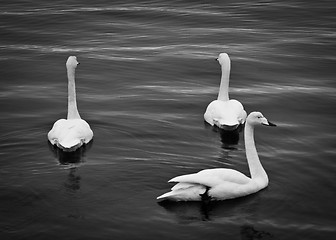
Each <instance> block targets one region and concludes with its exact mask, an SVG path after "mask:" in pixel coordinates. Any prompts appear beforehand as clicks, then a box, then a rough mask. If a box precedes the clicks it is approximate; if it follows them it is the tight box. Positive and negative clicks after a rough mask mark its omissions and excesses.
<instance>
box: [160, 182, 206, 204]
mask: <svg viewBox="0 0 336 240" xmlns="http://www.w3.org/2000/svg"><path fill="white" fill-rule="evenodd" d="M189 186H190V187H188V188H177V189H174V190H172V191H170V192H167V193H165V194H162V195H161V196H159V197H157V198H156V199H157V200H159V201H164V200H170V201H201V200H202V194H204V193H205V192H206V191H207V188H206V187H205V186H202V185H198V184H197V185H191V184H190V185H189Z"/></svg>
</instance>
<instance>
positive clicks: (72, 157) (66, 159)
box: [48, 140, 93, 168]
mask: <svg viewBox="0 0 336 240" xmlns="http://www.w3.org/2000/svg"><path fill="white" fill-rule="evenodd" d="M92 143H93V140H92V141H90V142H89V143H88V144H84V145H83V146H81V147H80V148H78V149H77V150H76V151H73V152H65V151H63V150H62V149H60V148H58V147H56V146H54V145H52V144H50V143H49V142H48V144H49V149H50V150H51V151H52V153H53V154H54V157H55V158H56V159H57V160H58V162H59V164H60V165H64V166H68V167H69V168H73V167H77V166H79V165H80V164H82V163H84V162H85V153H86V152H87V151H88V150H89V149H90V148H91V147H92Z"/></svg>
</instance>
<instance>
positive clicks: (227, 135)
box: [204, 121, 244, 150]
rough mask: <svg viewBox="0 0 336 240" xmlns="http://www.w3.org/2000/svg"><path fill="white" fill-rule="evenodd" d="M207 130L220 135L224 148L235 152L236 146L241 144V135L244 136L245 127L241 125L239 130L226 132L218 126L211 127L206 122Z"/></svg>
mask: <svg viewBox="0 0 336 240" xmlns="http://www.w3.org/2000/svg"><path fill="white" fill-rule="evenodd" d="M204 126H205V128H208V129H211V130H212V131H213V132H216V133H218V135H219V136H220V140H221V142H222V143H223V145H222V148H224V149H227V150H235V149H236V145H237V144H238V143H239V134H242V131H243V129H244V125H239V126H238V128H237V129H235V130H233V131H226V130H224V129H220V128H218V127H217V126H211V125H209V124H208V123H207V122H205V121H204Z"/></svg>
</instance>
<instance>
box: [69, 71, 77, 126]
mask: <svg viewBox="0 0 336 240" xmlns="http://www.w3.org/2000/svg"><path fill="white" fill-rule="evenodd" d="M67 70H68V71H67V72H68V117H67V118H68V119H77V118H80V115H79V113H78V109H77V102H76V84H75V69H74V68H68V69H67Z"/></svg>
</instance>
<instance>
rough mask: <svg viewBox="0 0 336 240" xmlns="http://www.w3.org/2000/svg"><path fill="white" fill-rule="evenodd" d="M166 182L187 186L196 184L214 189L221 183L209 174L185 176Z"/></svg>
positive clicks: (217, 178)
mask: <svg viewBox="0 0 336 240" xmlns="http://www.w3.org/2000/svg"><path fill="white" fill-rule="evenodd" d="M168 182H179V183H188V184H198V185H204V186H207V187H214V186H216V185H218V184H220V183H221V182H222V180H221V179H220V178H219V177H217V176H216V175H210V174H200V173H194V174H187V175H182V176H178V177H174V178H172V179H170V180H169V181H168Z"/></svg>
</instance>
